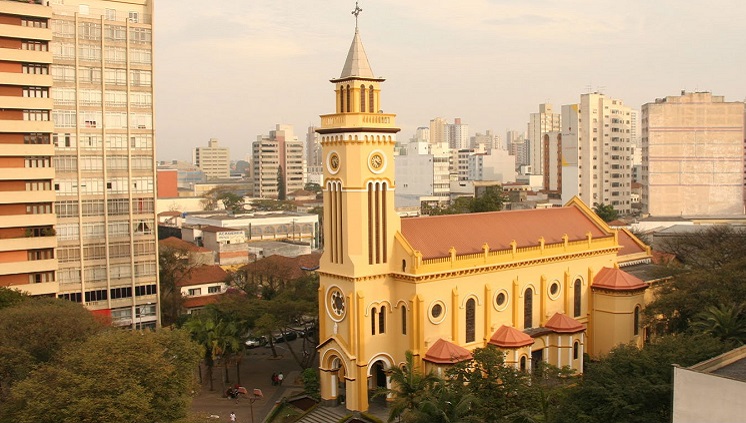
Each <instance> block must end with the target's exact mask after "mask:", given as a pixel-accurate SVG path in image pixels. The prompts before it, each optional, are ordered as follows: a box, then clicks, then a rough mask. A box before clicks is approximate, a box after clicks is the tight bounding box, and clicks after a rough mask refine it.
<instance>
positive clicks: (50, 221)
mask: <svg viewBox="0 0 746 423" xmlns="http://www.w3.org/2000/svg"><path fill="white" fill-rule="evenodd" d="M55 223H57V216H55V215H54V213H50V214H20V215H10V216H3V219H2V226H3V228H26V227H31V226H52V225H54V224H55Z"/></svg>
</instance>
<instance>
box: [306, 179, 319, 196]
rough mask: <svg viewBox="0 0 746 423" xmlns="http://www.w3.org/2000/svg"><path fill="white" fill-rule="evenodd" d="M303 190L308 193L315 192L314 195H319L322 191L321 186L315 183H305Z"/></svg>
mask: <svg viewBox="0 0 746 423" xmlns="http://www.w3.org/2000/svg"><path fill="white" fill-rule="evenodd" d="M303 189H304V190H306V191H309V192H315V193H316V194H320V193H321V191H322V189H321V185H319V184H317V183H316V182H307V183H306V185H305V186H303Z"/></svg>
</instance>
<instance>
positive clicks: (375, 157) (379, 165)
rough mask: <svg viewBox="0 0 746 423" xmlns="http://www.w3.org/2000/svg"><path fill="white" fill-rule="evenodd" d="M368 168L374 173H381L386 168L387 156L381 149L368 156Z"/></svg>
mask: <svg viewBox="0 0 746 423" xmlns="http://www.w3.org/2000/svg"><path fill="white" fill-rule="evenodd" d="M368 168H369V169H370V170H371V172H373V173H381V172H383V171H384V169H385V168H386V158H385V157H384V155H383V153H381V152H380V151H374V152H372V153H371V154H370V156H368Z"/></svg>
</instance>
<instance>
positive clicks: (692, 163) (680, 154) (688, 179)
mask: <svg viewBox="0 0 746 423" xmlns="http://www.w3.org/2000/svg"><path fill="white" fill-rule="evenodd" d="M641 126H642V172H641V173H642V175H641V183H642V209H643V213H649V214H650V215H652V216H656V217H657V216H681V215H684V216H715V215H743V214H744V140H745V139H746V134H745V133H744V103H743V102H740V101H734V102H726V101H725V99H724V98H723V97H722V96H714V95H712V93H709V92H695V93H687V92H682V93H681V95H680V96H668V97H665V98H661V99H657V100H655V102H653V103H647V104H645V105H643V106H642V125H641Z"/></svg>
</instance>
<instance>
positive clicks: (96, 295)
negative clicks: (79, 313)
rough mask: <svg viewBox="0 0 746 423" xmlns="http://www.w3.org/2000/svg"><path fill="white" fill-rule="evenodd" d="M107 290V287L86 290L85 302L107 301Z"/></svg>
mask: <svg viewBox="0 0 746 423" xmlns="http://www.w3.org/2000/svg"><path fill="white" fill-rule="evenodd" d="M106 294H107V292H106V290H105V289H97V290H95V291H86V293H85V302H87V303H92V302H97V301H105V300H106V299H107V295H106Z"/></svg>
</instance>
